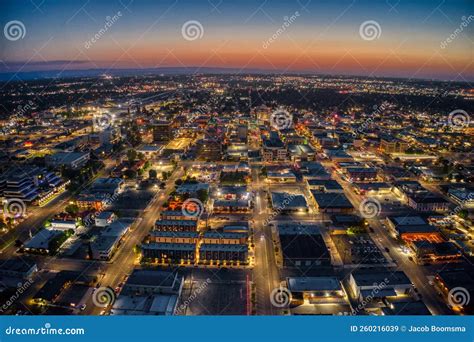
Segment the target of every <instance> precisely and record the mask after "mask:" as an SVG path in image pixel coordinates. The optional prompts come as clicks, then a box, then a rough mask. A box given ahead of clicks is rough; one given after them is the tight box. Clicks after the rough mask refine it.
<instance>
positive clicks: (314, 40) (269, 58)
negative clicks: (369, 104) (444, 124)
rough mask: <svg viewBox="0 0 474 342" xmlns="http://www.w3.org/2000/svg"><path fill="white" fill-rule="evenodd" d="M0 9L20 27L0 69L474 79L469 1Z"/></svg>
mask: <svg viewBox="0 0 474 342" xmlns="http://www.w3.org/2000/svg"><path fill="white" fill-rule="evenodd" d="M0 6H2V8H3V10H2V11H1V13H2V14H0V20H1V23H2V26H4V34H5V33H6V32H7V30H6V29H7V24H8V23H10V22H12V21H19V22H21V24H22V25H23V27H20V30H23V31H22V33H23V34H22V35H21V36H20V37H19V38H18V39H17V38H16V37H15V38H14V40H12V39H7V37H5V36H4V37H2V40H1V45H2V52H1V55H0V60H1V61H2V62H1V63H0V72H1V73H19V72H28V71H46V70H58V71H65V70H88V69H105V70H109V69H110V70H113V69H138V70H139V69H149V68H177V67H178V68H182V69H184V70H186V69H187V68H189V69H192V70H191V71H190V72H196V71H199V70H206V69H207V68H220V69H223V70H225V69H233V70H237V71H238V72H248V71H255V70H262V71H266V72H274V73H297V72H301V73H311V74H331V75H359V76H370V77H398V78H411V79H420V78H421V79H439V80H450V81H462V82H469V81H471V80H473V79H474V66H473V65H472V57H473V50H472V43H473V42H472V39H471V38H470V37H469V35H470V34H471V33H472V30H473V28H472V27H473V25H472V21H473V20H474V17H472V13H473V5H472V4H470V3H469V2H468V1H455V2H450V3H444V2H440V3H433V2H429V1H416V2H405V1H399V2H396V3H391V2H389V1H380V2H377V3H375V4H370V3H369V2H367V1H342V2H338V3H337V4H333V3H327V2H316V1H306V2H304V1H294V2H281V1H274V2H270V1H268V2H267V1H263V2H261V3H255V2H249V1H244V2H240V3H239V5H237V4H234V3H232V2H226V1H220V2H215V3H213V2H211V1H202V2H189V1H164V2H163V1H161V2H159V3H154V2H149V1H141V2H139V1H129V2H128V3H127V2H125V1H104V2H101V3H90V2H88V1H84V2H68V3H60V2H55V1H45V2H42V3H41V4H38V5H36V4H35V3H34V2H30V1H24V2H22V1H18V2H3V3H2V4H1V5H0ZM188 26H189V27H188ZM187 29H188V30H189V31H187ZM193 35H195V36H193ZM450 37H451V38H452V39H451V38H450Z"/></svg>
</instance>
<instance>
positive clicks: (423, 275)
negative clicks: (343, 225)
mask: <svg viewBox="0 0 474 342" xmlns="http://www.w3.org/2000/svg"><path fill="white" fill-rule="evenodd" d="M333 178H334V179H336V180H337V181H338V182H339V183H340V184H341V185H342V187H343V188H344V193H345V194H346V196H347V198H348V199H349V200H350V201H351V203H352V205H354V207H355V208H356V210H358V208H359V205H360V202H361V201H362V200H363V197H362V196H360V195H357V194H356V193H355V192H354V188H353V187H352V185H351V184H350V183H349V182H347V181H345V180H343V179H342V178H341V176H340V175H339V174H337V173H333ZM385 217H386V213H383V212H382V213H380V214H379V215H378V216H376V217H374V218H373V219H370V220H369V225H370V227H372V228H373V230H374V232H370V233H369V234H370V235H371V237H372V239H373V240H374V241H375V242H376V243H377V244H378V245H379V247H380V246H383V247H387V248H388V249H389V250H390V258H391V259H393V260H395V262H396V264H397V269H399V270H401V271H403V272H405V274H406V275H407V276H408V278H410V280H411V281H412V283H413V284H414V285H415V287H416V288H417V289H418V291H419V293H420V294H421V296H422V300H423V302H424V303H425V305H426V306H427V307H428V309H429V310H430V311H431V312H432V314H434V315H448V314H451V311H450V310H449V308H448V307H447V306H446V304H445V303H444V302H443V301H442V300H441V299H440V298H439V297H438V295H437V293H436V291H435V289H434V288H433V287H432V286H431V285H429V281H428V278H427V276H430V275H433V274H431V273H430V272H429V271H428V270H427V269H426V268H425V267H423V266H421V265H417V264H415V263H414V262H412V261H410V260H409V259H408V256H407V255H405V254H403V253H402V252H401V250H400V245H399V243H398V242H397V241H395V240H394V239H393V238H392V237H390V233H389V232H388V231H387V230H386V229H385V228H384V227H383V226H382V223H381V220H383V219H384V218H385ZM382 252H384V248H382ZM384 253H385V252H384Z"/></svg>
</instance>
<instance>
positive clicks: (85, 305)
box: [79, 304, 87, 311]
mask: <svg viewBox="0 0 474 342" xmlns="http://www.w3.org/2000/svg"><path fill="white" fill-rule="evenodd" d="M86 308H87V304H82V305H81V306H80V307H79V309H80V310H81V311H84V310H85V309H86Z"/></svg>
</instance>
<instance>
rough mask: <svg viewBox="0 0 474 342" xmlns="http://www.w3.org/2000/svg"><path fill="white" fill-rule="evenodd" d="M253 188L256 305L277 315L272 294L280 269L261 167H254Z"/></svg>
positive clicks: (267, 312) (267, 313)
mask: <svg viewBox="0 0 474 342" xmlns="http://www.w3.org/2000/svg"><path fill="white" fill-rule="evenodd" d="M252 180H253V183H252V189H253V190H254V191H255V192H256V201H255V202H256V203H255V206H254V214H253V220H254V242H255V266H254V269H253V281H254V283H255V286H256V291H257V292H256V302H257V303H256V304H257V305H256V306H257V314H259V315H276V314H278V313H279V310H278V308H276V307H274V306H273V305H272V304H271V301H270V296H271V293H272V291H273V289H275V288H277V287H278V286H279V283H280V275H279V270H278V267H277V265H276V260H275V253H274V245H273V241H272V232H271V228H270V227H269V226H268V224H266V223H268V222H266V220H267V219H268V217H269V215H268V214H267V207H268V204H267V197H266V193H265V184H264V183H262V182H261V180H260V176H259V168H258V167H254V168H252Z"/></svg>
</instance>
